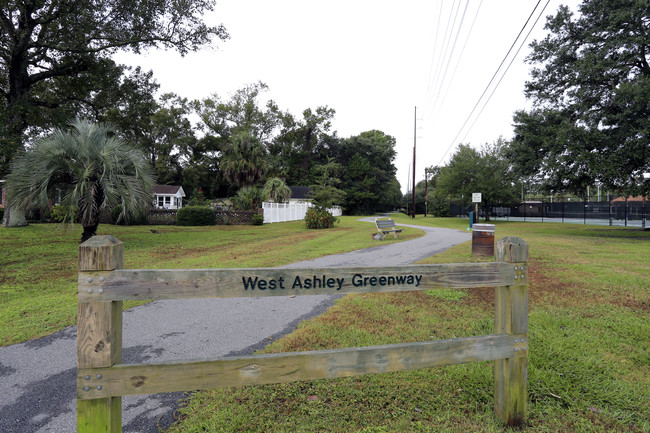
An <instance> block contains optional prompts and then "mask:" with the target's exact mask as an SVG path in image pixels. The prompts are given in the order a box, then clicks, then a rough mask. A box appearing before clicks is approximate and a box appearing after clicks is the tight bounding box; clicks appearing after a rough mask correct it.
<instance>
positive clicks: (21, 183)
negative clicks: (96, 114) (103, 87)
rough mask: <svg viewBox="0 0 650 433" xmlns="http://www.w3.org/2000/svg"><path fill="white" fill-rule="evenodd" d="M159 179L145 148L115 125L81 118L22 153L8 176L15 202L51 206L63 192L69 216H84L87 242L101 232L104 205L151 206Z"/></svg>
mask: <svg viewBox="0 0 650 433" xmlns="http://www.w3.org/2000/svg"><path fill="white" fill-rule="evenodd" d="M153 184H154V177H153V175H152V173H151V168H150V166H149V165H148V164H147V161H146V159H145V158H144V155H143V154H142V152H140V151H139V150H137V149H135V148H134V147H133V146H130V145H128V144H127V143H126V142H124V141H123V140H122V139H120V138H119V137H117V136H116V135H115V133H114V131H113V130H112V128H110V127H108V126H105V125H98V124H93V123H91V122H88V121H86V120H79V119H77V120H76V121H74V122H73V123H72V124H71V125H70V129H57V130H55V131H54V132H53V133H52V134H50V135H48V136H47V137H44V138H42V139H40V140H38V141H37V142H36V143H35V145H34V146H33V147H32V148H31V149H29V150H28V151H27V152H25V153H23V154H22V155H21V156H20V157H18V158H16V160H15V161H14V163H13V164H12V171H11V174H10V175H9V177H8V178H7V189H8V197H9V202H10V204H11V206H12V207H16V208H18V209H26V210H28V209H30V208H33V209H39V210H42V211H46V212H47V211H49V209H50V206H52V204H53V203H56V199H57V196H59V197H60V204H61V206H62V207H63V209H64V212H65V216H64V221H67V222H72V221H74V220H75V219H79V221H81V225H82V226H83V228H84V233H83V236H82V238H81V242H84V241H85V240H87V239H89V238H90V237H91V236H92V235H93V234H95V231H96V230H97V225H98V224H99V213H100V212H101V210H102V209H104V208H109V209H112V208H113V207H115V206H117V205H121V206H122V213H121V215H120V218H126V217H128V216H135V214H136V213H137V212H139V211H143V210H144V209H146V208H147V207H148V206H149V205H150V204H151V198H152V192H151V190H152V187H153Z"/></svg>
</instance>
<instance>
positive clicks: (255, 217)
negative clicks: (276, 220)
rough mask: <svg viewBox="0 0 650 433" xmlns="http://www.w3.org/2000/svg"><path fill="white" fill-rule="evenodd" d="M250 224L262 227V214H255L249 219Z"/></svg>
mask: <svg viewBox="0 0 650 433" xmlns="http://www.w3.org/2000/svg"><path fill="white" fill-rule="evenodd" d="M251 222H252V223H253V225H254V226H261V225H264V214H261V213H256V214H255V215H253V216H252V217H251Z"/></svg>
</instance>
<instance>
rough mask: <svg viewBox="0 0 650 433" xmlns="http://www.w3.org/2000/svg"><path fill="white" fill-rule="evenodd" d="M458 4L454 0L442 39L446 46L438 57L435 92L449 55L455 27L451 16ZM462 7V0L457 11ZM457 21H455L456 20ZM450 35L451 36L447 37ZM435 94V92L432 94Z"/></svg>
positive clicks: (434, 82) (443, 44)
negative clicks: (448, 51)
mask: <svg viewBox="0 0 650 433" xmlns="http://www.w3.org/2000/svg"><path fill="white" fill-rule="evenodd" d="M455 5H456V0H454V3H453V5H452V6H451V9H450V10H449V19H448V20H447V27H446V28H445V35H444V37H443V39H442V46H441V48H442V47H444V50H443V51H442V55H440V56H439V57H438V64H437V65H436V70H435V74H434V80H433V88H432V90H433V91H434V92H435V89H436V87H438V80H439V78H440V71H441V70H442V65H443V63H444V59H445V57H446V56H447V49H448V48H449V41H450V40H451V34H452V33H453V27H452V26H450V24H451V18H452V16H453V15H454V6H455ZM458 9H460V2H459V3H458V7H457V8H456V11H458ZM454 22H455V21H454ZM447 36H449V38H447ZM432 96H435V93H434V94H433V95H432Z"/></svg>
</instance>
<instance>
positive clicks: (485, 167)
mask: <svg viewBox="0 0 650 433" xmlns="http://www.w3.org/2000/svg"><path fill="white" fill-rule="evenodd" d="M504 146H505V144H504V143H503V142H502V141H501V140H499V141H497V142H496V143H494V144H493V145H486V146H484V147H483V148H482V149H481V150H476V149H474V148H472V147H470V146H468V145H464V144H461V145H460V146H459V147H458V150H457V151H456V153H454V155H453V156H452V157H451V160H450V161H449V164H448V165H447V166H445V167H442V168H441V169H440V174H439V175H438V176H437V178H436V187H435V194H436V195H437V196H438V197H439V198H440V199H442V198H443V197H444V198H449V197H452V198H455V197H461V196H464V197H471V196H472V193H474V192H480V193H481V194H482V200H483V201H482V202H481V204H480V206H483V207H484V209H485V211H486V212H488V211H489V207H490V206H492V205H494V204H502V203H504V204H508V203H515V202H517V200H518V195H517V193H518V191H519V188H518V187H517V183H516V178H515V176H514V174H513V173H512V171H511V170H510V166H509V162H508V160H507V159H506V158H505V157H504V154H503V149H504ZM486 218H487V220H489V213H486Z"/></svg>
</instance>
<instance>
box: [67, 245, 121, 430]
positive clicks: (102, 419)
mask: <svg viewBox="0 0 650 433" xmlns="http://www.w3.org/2000/svg"><path fill="white" fill-rule="evenodd" d="M123 254H124V249H123V244H122V242H120V241H118V240H117V239H115V238H114V237H113V236H93V237H92V238H90V239H89V240H87V241H86V242H84V243H83V244H81V245H79V270H80V271H82V272H83V271H111V270H113V269H118V268H121V267H122V266H123ZM77 313H78V315H77V369H78V370H83V369H87V368H94V367H111V366H113V365H115V364H119V363H121V362H122V301H110V300H93V302H79V304H78V311H77ZM77 431H78V432H79V433H85V432H88V433H90V432H98V431H105V432H109V433H119V432H121V431H122V398H121V397H111V396H108V397H104V398H99V399H96V400H81V399H78V400H77Z"/></svg>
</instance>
